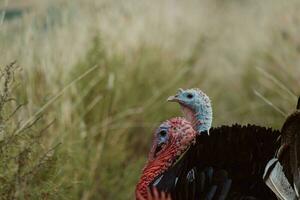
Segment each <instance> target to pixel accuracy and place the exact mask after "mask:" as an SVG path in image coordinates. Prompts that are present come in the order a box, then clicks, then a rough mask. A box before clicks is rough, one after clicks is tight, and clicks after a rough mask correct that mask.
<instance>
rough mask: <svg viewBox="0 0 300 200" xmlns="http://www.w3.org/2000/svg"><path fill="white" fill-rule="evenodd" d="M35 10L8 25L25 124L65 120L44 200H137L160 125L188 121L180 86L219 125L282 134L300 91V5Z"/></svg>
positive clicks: (52, 133)
mask: <svg viewBox="0 0 300 200" xmlns="http://www.w3.org/2000/svg"><path fill="white" fill-rule="evenodd" d="M8 2H9V4H10V3H11V4H13V3H14V2H13V1H12V0H11V1H8ZM22 6H24V5H22ZM16 7H17V6H16ZM25 7H26V9H25V8H24V12H23V15H22V17H20V18H13V19H11V20H4V22H3V23H2V24H1V26H0V41H1V48H0V63H1V64H2V66H4V65H5V64H6V63H9V62H10V61H12V60H15V59H16V60H17V63H18V64H19V65H20V67H21V68H22V71H21V74H20V77H19V78H18V79H17V81H18V82H19V83H20V84H19V86H18V87H17V88H16V89H15V90H13V94H14V96H16V98H17V99H18V100H19V101H21V102H26V108H25V109H24V111H22V112H21V113H20V114H19V115H18V118H19V119H22V120H23V121H24V122H26V121H28V120H31V119H34V118H35V117H36V116H39V115H40V114H43V115H44V118H43V120H42V121H41V122H40V123H41V124H40V126H41V127H43V126H46V125H47V124H48V123H51V121H52V120H53V119H56V120H55V123H54V124H53V125H52V126H50V127H49V128H48V129H47V134H45V136H44V138H43V140H42V143H41V145H42V146H43V149H51V148H52V147H53V146H55V144H58V143H61V145H60V146H59V147H57V148H56V149H55V154H54V155H55V163H54V164H51V165H49V166H51V172H48V173H46V174H48V177H46V178H41V177H38V176H37V177H36V179H35V181H36V184H38V185H39V186H41V188H42V189H41V188H39V187H34V186H28V188H26V189H27V190H28V191H30V192H31V194H36V196H35V197H36V198H38V197H39V196H38V195H39V194H40V193H39V192H40V191H41V190H42V191H44V190H48V192H49V194H55V195H56V196H51V195H49V196H44V197H43V198H44V199H84V200H88V199H122V200H123V199H132V198H133V191H134V187H135V184H136V182H137V180H138V178H139V175H140V172H141V168H142V166H143V164H144V161H145V159H146V156H147V152H148V150H149V145H150V140H151V137H152V132H153V130H154V128H155V127H156V126H157V125H158V124H159V123H160V122H161V121H162V120H165V119H168V118H170V117H173V116H178V115H180V112H179V109H178V107H177V106H176V105H175V104H174V105H172V104H168V103H166V101H165V100H166V97H167V96H168V95H171V94H174V92H175V91H176V90H177V88H179V87H183V88H187V87H199V88H201V89H202V90H203V91H205V92H206V93H207V94H208V95H209V96H210V97H211V98H212V102H213V107H214V126H217V125H220V124H232V123H235V122H237V123H243V124H246V123H256V124H260V125H264V126H272V127H275V128H279V127H280V126H281V124H282V121H283V119H284V116H285V115H286V114H288V113H289V112H291V111H292V109H294V107H295V104H296V99H297V95H299V93H300V88H299V86H300V79H299V75H300V66H299V54H300V51H299V45H300V40H299V36H298V33H299V27H300V26H299V25H300V15H299V14H298V13H299V12H298V10H299V7H300V3H299V2H298V1H297V0H291V1H280V0H275V1H274V0H272V1H271V0H266V1H263V2H262V1H259V0H254V1H237V0H227V1H220V0H213V1H212V0H200V1H199V0H187V1H175V0H153V1H151V2H148V1H140V0H125V1H116V0H107V1H106V0H100V1H96V0H85V1H79V0H73V1H64V0H55V1H31V4H30V5H26V6H25ZM37 150H38V148H37ZM0 175H2V174H0ZM47 194H48V193H47ZM24 199H26V198H25V197H24Z"/></svg>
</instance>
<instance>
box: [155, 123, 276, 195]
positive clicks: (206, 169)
mask: <svg viewBox="0 0 300 200" xmlns="http://www.w3.org/2000/svg"><path fill="white" fill-rule="evenodd" d="M209 133H210V134H209V135H207V134H205V133H204V134H201V135H197V137H196V143H195V144H193V145H191V146H190V148H189V149H188V150H187V151H186V152H185V154H184V155H182V157H181V158H180V160H179V161H177V162H176V164H174V165H173V166H172V167H170V168H169V169H168V170H167V171H166V172H165V173H164V174H163V176H162V177H158V178H159V180H158V179H156V180H155V181H153V183H152V185H153V186H155V187H157V188H158V189H159V190H162V191H167V192H169V193H170V194H171V196H172V200H199V199H220V200H221V199H229V200H240V199H248V200H251V199H252V200H254V199H262V200H269V199H270V200H272V199H274V200H275V199H277V198H276V196H275V194H274V193H273V192H272V191H271V190H270V189H269V188H268V187H267V186H266V184H265V183H264V180H263V178H262V177H263V174H264V169H265V167H266V164H267V163H268V161H269V160H270V159H271V158H273V157H274V154H275V152H276V150H277V149H278V147H279V145H280V144H279V143H278V142H277V139H278V137H279V136H280V131H274V130H272V129H267V128H264V127H260V126H255V125H248V126H241V125H233V126H221V127H218V128H211V129H210V131H209ZM224 177H225V178H224Z"/></svg>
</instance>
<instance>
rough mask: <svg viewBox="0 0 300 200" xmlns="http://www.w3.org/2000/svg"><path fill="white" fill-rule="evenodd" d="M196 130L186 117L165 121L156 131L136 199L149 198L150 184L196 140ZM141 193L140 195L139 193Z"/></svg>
mask: <svg viewBox="0 0 300 200" xmlns="http://www.w3.org/2000/svg"><path fill="white" fill-rule="evenodd" d="M195 138H196V132H195V131H194V129H193V127H192V125H191V123H190V122H188V121H186V120H185V119H184V118H173V119H170V120H167V121H165V122H163V123H162V124H161V125H160V126H159V127H158V128H157V130H156V131H155V134H154V139H153V143H152V148H151V151H150V154H149V158H148V162H147V164H146V166H145V167H144V169H143V172H142V176H141V178H140V181H139V183H138V184H137V187H136V199H137V200H141V199H142V198H139V196H142V197H143V198H144V199H145V200H148V199H149V198H148V195H147V193H148V192H147V191H148V189H149V184H150V183H151V182H152V181H153V180H155V179H156V178H158V177H159V176H160V175H161V174H162V173H163V172H165V171H166V170H167V169H168V168H169V167H171V166H172V165H173V164H175V163H176V161H178V160H179V159H180V156H181V155H183V154H184V152H186V150H187V149H188V147H189V146H190V145H191V144H192V143H193V142H194V141H195ZM137 194H139V195H137Z"/></svg>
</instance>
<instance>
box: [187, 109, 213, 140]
mask: <svg viewBox="0 0 300 200" xmlns="http://www.w3.org/2000/svg"><path fill="white" fill-rule="evenodd" d="M181 111H182V113H183V115H184V117H185V118H186V120H188V121H189V122H191V123H192V125H193V128H194V130H195V131H196V132H197V133H198V134H200V133H201V132H205V131H209V129H210V127H211V124H212V118H213V117H212V107H211V105H210V104H199V105H197V106H195V108H194V109H191V108H189V107H188V106H185V105H183V104H181Z"/></svg>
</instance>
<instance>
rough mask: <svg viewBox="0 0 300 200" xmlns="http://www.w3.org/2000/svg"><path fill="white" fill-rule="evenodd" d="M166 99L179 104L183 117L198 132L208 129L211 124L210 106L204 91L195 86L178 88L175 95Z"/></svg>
mask: <svg viewBox="0 0 300 200" xmlns="http://www.w3.org/2000/svg"><path fill="white" fill-rule="evenodd" d="M167 100H168V101H170V102H177V103H179V104H180V106H181V108H182V112H183V114H184V117H185V118H186V119H187V120H188V121H190V122H191V123H192V124H193V126H194V129H195V130H196V131H197V132H198V133H201V132H204V131H207V132H208V131H209V129H210V127H211V124H212V107H211V103H210V99H209V97H208V96H207V95H206V94H205V93H204V92H202V91H201V90H199V89H197V88H192V89H186V90H183V89H181V88H180V89H179V90H178V92H177V93H176V95H174V96H170V97H169V98H168V99H167Z"/></svg>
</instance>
